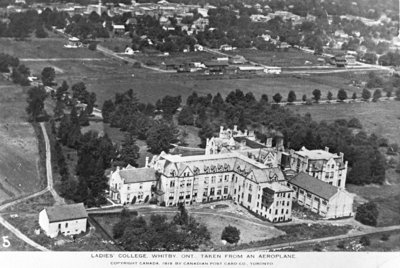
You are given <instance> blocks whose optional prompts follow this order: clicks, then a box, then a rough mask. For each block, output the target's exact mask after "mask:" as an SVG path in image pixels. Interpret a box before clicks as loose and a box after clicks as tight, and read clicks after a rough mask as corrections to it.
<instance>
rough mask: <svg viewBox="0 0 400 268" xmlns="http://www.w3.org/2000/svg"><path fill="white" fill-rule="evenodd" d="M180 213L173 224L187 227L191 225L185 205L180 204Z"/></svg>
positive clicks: (176, 215)
mask: <svg viewBox="0 0 400 268" xmlns="http://www.w3.org/2000/svg"><path fill="white" fill-rule="evenodd" d="M178 210H179V212H178V213H176V214H175V216H174V219H173V222H174V223H175V224H178V225H187V224H188V223H189V214H188V212H187V210H186V208H185V205H184V204H183V203H178Z"/></svg>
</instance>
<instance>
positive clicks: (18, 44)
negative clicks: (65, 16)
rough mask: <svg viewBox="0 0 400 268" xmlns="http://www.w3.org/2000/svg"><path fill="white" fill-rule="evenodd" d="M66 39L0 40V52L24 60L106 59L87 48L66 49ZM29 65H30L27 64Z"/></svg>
mask: <svg viewBox="0 0 400 268" xmlns="http://www.w3.org/2000/svg"><path fill="white" fill-rule="evenodd" d="M65 44H66V40H65V39H64V38H61V37H60V38H44V39H38V38H32V39H27V40H25V41H16V40H14V39H12V38H0V51H1V52H3V53H6V54H10V55H13V56H16V57H18V58H20V59H23V58H38V59H40V58H45V59H46V58H104V56H103V54H101V53H99V52H96V51H91V50H89V49H87V48H77V49H68V48H64V45H65ZM27 65H29V64H27Z"/></svg>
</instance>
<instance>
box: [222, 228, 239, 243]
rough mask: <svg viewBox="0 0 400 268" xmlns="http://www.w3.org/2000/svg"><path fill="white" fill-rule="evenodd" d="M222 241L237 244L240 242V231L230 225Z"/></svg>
mask: <svg viewBox="0 0 400 268" xmlns="http://www.w3.org/2000/svg"><path fill="white" fill-rule="evenodd" d="M221 239H222V240H225V241H226V242H228V243H230V244H236V243H237V242H239V240H240V230H239V229H238V228H236V227H234V226H231V225H228V226H226V227H225V228H224V230H223V231H222V235H221Z"/></svg>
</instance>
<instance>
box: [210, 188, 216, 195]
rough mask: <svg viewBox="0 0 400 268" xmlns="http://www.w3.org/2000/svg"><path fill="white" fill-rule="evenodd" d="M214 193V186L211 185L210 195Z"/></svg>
mask: <svg viewBox="0 0 400 268" xmlns="http://www.w3.org/2000/svg"><path fill="white" fill-rule="evenodd" d="M214 194H215V188H214V187H211V189H210V195H214Z"/></svg>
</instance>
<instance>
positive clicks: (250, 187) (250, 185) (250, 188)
mask: <svg viewBox="0 0 400 268" xmlns="http://www.w3.org/2000/svg"><path fill="white" fill-rule="evenodd" d="M252 188H253V187H252V184H251V183H249V191H250V192H251V191H252Z"/></svg>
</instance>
